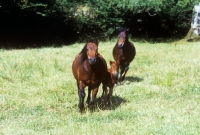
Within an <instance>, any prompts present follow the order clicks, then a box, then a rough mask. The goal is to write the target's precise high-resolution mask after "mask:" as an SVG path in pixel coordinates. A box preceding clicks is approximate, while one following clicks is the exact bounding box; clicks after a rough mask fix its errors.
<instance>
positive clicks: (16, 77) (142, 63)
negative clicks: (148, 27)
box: [0, 42, 200, 135]
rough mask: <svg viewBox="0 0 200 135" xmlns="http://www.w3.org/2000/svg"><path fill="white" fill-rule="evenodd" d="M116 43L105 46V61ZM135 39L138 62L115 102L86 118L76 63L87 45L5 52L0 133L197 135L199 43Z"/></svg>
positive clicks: (0, 53) (0, 72) (1, 55)
mask: <svg viewBox="0 0 200 135" xmlns="http://www.w3.org/2000/svg"><path fill="white" fill-rule="evenodd" d="M114 44H115V42H100V43H99V52H100V53H101V54H102V55H103V56H104V58H105V59H106V61H107V62H108V61H110V60H113V57H112V48H113V46H114ZM134 44H135V46H136V51H137V54H136V57H135V60H134V61H133V62H132V63H131V65H130V69H129V71H128V73H127V78H126V79H125V81H124V82H123V84H122V85H119V86H117V87H115V89H114V93H113V97H112V100H111V106H110V107H108V108H107V109H105V110H99V109H96V110H95V111H94V112H92V111H90V110H89V109H87V110H86V113H85V114H83V115H81V114H80V113H79V112H78V95H77V87H76V82H75V79H74V77H73V75H72V72H71V64H72V61H73V60H74V57H75V56H76V54H77V53H78V52H79V51H80V50H81V49H82V47H83V45H84V43H83V44H73V45H70V46H64V47H61V48H51V47H50V48H40V49H25V50H3V49H1V50H0V108H1V109H0V134H5V135H11V134H14V135H15V134H24V135H26V134H30V135H38V134H43V135H45V134H46V135H49V134H59V135H62V134H69V135H70V134H112V135H116V134H127V135H129V134H136V135H138V134H141V135H143V134H187V135H188V134H199V133H200V113H199V112H200V53H199V50H200V43H184V44H178V45H175V44H174V43H171V44H170V43H157V44H150V43H142V42H135V43H134ZM86 92H87V89H86ZM101 93H102V88H101V87H100V88H99V92H98V95H97V100H98V99H99V97H100V95H101Z"/></svg>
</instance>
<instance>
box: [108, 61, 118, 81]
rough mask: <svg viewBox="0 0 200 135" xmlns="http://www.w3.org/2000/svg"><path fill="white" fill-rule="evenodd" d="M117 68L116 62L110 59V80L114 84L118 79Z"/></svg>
mask: <svg viewBox="0 0 200 135" xmlns="http://www.w3.org/2000/svg"><path fill="white" fill-rule="evenodd" d="M118 70H119V66H118V64H117V62H115V61H110V73H111V75H112V78H113V80H112V81H113V83H114V84H115V85H116V84H117V80H118Z"/></svg>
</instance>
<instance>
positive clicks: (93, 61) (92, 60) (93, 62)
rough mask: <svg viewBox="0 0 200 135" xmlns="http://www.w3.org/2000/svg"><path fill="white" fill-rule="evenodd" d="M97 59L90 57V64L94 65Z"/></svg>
mask: <svg viewBox="0 0 200 135" xmlns="http://www.w3.org/2000/svg"><path fill="white" fill-rule="evenodd" d="M96 61H97V60H96V58H93V57H90V58H89V63H90V65H94V64H95V63H96Z"/></svg>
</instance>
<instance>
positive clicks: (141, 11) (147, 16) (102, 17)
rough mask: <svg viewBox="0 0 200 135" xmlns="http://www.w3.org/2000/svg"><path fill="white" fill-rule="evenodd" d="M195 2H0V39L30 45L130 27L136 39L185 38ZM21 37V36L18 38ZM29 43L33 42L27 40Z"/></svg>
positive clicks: (105, 35) (112, 33)
mask: <svg viewBox="0 0 200 135" xmlns="http://www.w3.org/2000/svg"><path fill="white" fill-rule="evenodd" d="M199 2H200V0H77V1H73V0H4V1H0V20H1V21H0V31H1V32H0V36H1V38H0V40H1V41H4V43H5V42H6V43H7V44H9V43H10V42H11V40H12V41H13V42H14V41H15V43H18V42H19V43H21V41H22V40H21V39H23V42H24V43H26V41H27V42H29V41H31V42H33V43H34V45H35V46H37V44H45V43H46V42H47V41H48V42H49V43H53V44H61V43H69V42H74V41H82V40H85V38H87V37H98V38H99V39H100V40H102V39H108V38H112V37H113V36H116V35H115V30H116V29H117V28H119V27H129V28H130V33H131V35H132V36H134V37H138V38H141V37H142V38H163V37H182V36H185V35H186V33H187V32H188V30H189V28H190V23H191V18H192V10H193V7H194V5H195V4H198V3H199ZM21 37H23V38H21ZM0 44H2V43H0ZM32 45H33V44H32Z"/></svg>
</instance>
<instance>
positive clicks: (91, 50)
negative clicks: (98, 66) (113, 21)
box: [86, 39, 98, 65]
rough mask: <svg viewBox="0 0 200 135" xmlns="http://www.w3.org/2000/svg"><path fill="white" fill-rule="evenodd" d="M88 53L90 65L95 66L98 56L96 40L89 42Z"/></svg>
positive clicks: (87, 45)
mask: <svg viewBox="0 0 200 135" xmlns="http://www.w3.org/2000/svg"><path fill="white" fill-rule="evenodd" d="M86 53H87V57H88V60H89V63H90V65H93V64H95V63H96V61H97V55H98V41H97V40H96V39H95V40H88V41H87V44H86Z"/></svg>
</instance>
